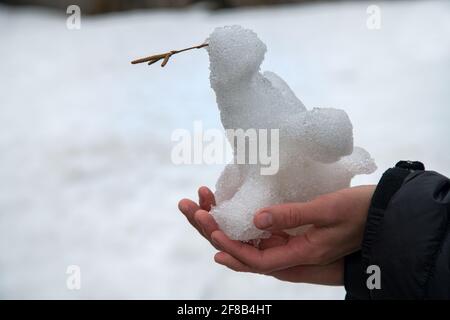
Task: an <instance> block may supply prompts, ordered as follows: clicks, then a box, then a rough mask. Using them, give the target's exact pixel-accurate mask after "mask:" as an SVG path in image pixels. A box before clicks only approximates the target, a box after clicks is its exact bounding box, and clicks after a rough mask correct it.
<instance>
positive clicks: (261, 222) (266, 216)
mask: <svg viewBox="0 0 450 320" xmlns="http://www.w3.org/2000/svg"><path fill="white" fill-rule="evenodd" d="M255 225H256V227H257V228H258V229H267V228H269V227H270V226H272V214H271V213H269V212H261V213H259V214H258V215H257V216H256V220H255Z"/></svg>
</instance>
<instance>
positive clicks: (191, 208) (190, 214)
mask: <svg viewBox="0 0 450 320" xmlns="http://www.w3.org/2000/svg"><path fill="white" fill-rule="evenodd" d="M178 209H180V211H181V212H182V213H183V214H184V215H185V216H186V218H187V219H188V221H189V223H190V224H191V225H192V226H193V227H194V228H195V229H197V230H198V232H200V233H202V230H201V229H200V227H199V225H198V224H197V222H196V221H195V218H194V215H195V212H197V211H198V210H200V207H199V206H198V205H197V204H196V203H195V202H194V201H192V200H189V199H182V200H180V202H178ZM202 234H203V233H202Z"/></svg>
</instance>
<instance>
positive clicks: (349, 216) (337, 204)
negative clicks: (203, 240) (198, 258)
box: [211, 186, 375, 282]
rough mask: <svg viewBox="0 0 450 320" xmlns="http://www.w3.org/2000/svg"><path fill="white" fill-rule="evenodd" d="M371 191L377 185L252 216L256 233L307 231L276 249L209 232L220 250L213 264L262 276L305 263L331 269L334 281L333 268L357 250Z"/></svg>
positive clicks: (261, 211) (288, 239)
mask: <svg viewBox="0 0 450 320" xmlns="http://www.w3.org/2000/svg"><path fill="white" fill-rule="evenodd" d="M374 190H375V186H361V187H354V188H347V189H343V190H340V191H337V192H334V193H330V194H326V195H322V196H319V197H318V198H316V199H314V200H312V201H310V202H305V203H288V204H281V205H275V206H272V207H268V208H264V209H261V210H259V211H258V212H257V213H256V215H255V217H254V223H255V225H256V227H258V228H260V229H263V230H267V231H270V232H276V233H278V232H280V230H285V229H291V228H296V227H299V226H307V225H309V228H308V229H307V230H306V231H305V232H304V233H302V234H300V235H298V236H293V237H285V239H284V243H281V244H280V243H279V244H278V245H277V246H273V247H272V246H271V247H269V248H259V249H258V248H255V247H253V246H251V245H248V244H244V243H241V242H239V241H233V240H230V239H229V238H228V237H227V236H226V235H225V234H224V233H223V232H222V231H220V230H216V231H213V233H212V234H211V241H212V243H214V244H215V246H216V247H217V248H220V250H221V251H222V252H220V253H218V254H217V255H216V257H215V260H216V262H218V263H220V264H223V265H225V266H227V267H229V268H231V269H233V270H236V271H247V272H258V273H264V274H276V272H278V271H280V270H289V269H291V268H298V267H299V266H300V267H302V268H303V267H304V266H305V265H308V266H314V267H315V268H320V266H323V267H324V268H325V270H328V268H330V266H332V268H334V269H332V270H334V271H335V273H334V277H333V278H332V280H337V279H338V277H337V276H336V270H339V271H338V272H341V271H342V269H343V266H342V258H343V257H344V256H346V255H348V254H350V253H352V252H354V251H356V250H358V249H359V247H360V244H361V242H362V237H363V233H364V227H365V222H366V218H367V211H368V209H369V205H370V201H371V198H372V195H373V192H374ZM335 261H337V262H335ZM318 266H319V267H318ZM318 270H320V269H318ZM326 274H328V272H326ZM340 281H341V282H342V273H341V277H340Z"/></svg>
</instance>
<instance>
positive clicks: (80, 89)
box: [0, 1, 450, 299]
mask: <svg viewBox="0 0 450 320" xmlns="http://www.w3.org/2000/svg"><path fill="white" fill-rule="evenodd" d="M372 3H373V2H370V3H369V2H352V3H338V4H318V5H306V6H286V7H278V8H261V9H257V10H254V9H246V10H239V11H225V12H218V13H210V12H207V11H202V10H201V9H199V8H196V9H191V10H189V11H183V12H182V11H172V12H166V11H154V12H147V11H142V12H132V13H124V14H114V15H108V16H102V17H95V18H86V19H83V20H82V28H81V30H79V31H68V30H67V29H66V25H65V15H64V13H61V14H58V13H55V12H47V11H41V10H34V9H25V10H12V9H10V8H7V7H2V6H1V7H0V39H1V41H0V297H1V298H207V299H208V298H274V299H277V298H293V299H314V298H322V299H323V298H324V299H329V298H331V299H334V298H337V299H341V298H343V295H344V291H343V289H342V288H329V287H323V286H312V285H304V284H290V283H284V282H279V281H277V280H274V279H270V278H267V277H263V276H256V275H249V274H237V273H234V272H231V271H229V270H226V269H224V268H223V267H221V266H219V265H216V264H214V263H213V260H212V257H213V254H214V251H213V250H212V249H211V248H210V246H208V245H207V244H206V242H205V241H203V240H202V238H201V237H200V236H199V235H197V234H196V233H195V232H194V231H193V230H192V228H190V226H188V224H187V223H186V221H185V220H184V218H183V217H182V216H181V215H180V214H179V213H178V211H177V208H176V206H177V201H178V200H179V199H180V198H182V197H195V192H196V188H197V187H198V186H199V185H201V184H206V185H213V183H214V181H215V179H216V178H217V176H218V174H219V172H220V170H221V166H206V165H205V166H200V165H197V166H195V165H193V166H179V167H177V166H175V165H173V164H172V163H171V161H170V150H171V147H172V145H173V144H172V142H171V141H170V134H171V132H172V131H173V130H174V129H176V128H187V129H191V128H192V122H193V121H194V120H196V119H202V120H203V121H204V123H205V126H209V127H211V128H215V127H219V126H220V123H219V120H218V114H217V109H216V104H215V97H214V95H213V92H212V90H211V89H210V88H209V81H208V61H207V55H206V53H205V52H203V51H200V52H195V53H194V52H192V53H190V54H185V55H180V56H177V57H176V58H175V59H174V61H172V63H169V65H168V67H167V68H166V69H161V68H159V67H157V66H154V67H152V68H151V69H149V68H146V67H144V66H131V65H130V64H129V61H130V60H131V58H135V57H139V56H141V55H143V54H147V53H148V54H150V53H155V52H160V51H163V50H168V49H174V48H182V47H186V46H189V45H193V44H198V43H200V42H201V41H202V40H203V39H204V38H206V37H207V35H208V34H209V32H210V31H211V30H212V29H213V28H214V27H215V26H221V25H225V24H235V23H237V24H241V25H243V26H246V27H249V28H252V29H254V30H255V31H256V32H257V33H258V34H259V36H260V37H261V39H262V40H263V41H265V42H266V44H267V47H268V48H269V51H268V54H267V56H266V60H265V62H264V64H263V67H264V69H266V70H273V71H276V72H277V73H278V74H280V75H281V76H282V77H284V79H286V80H287V82H288V83H289V84H290V85H291V87H292V88H293V89H294V91H295V92H296V93H297V94H298V96H299V97H300V98H301V99H302V100H303V102H304V103H305V105H307V106H308V107H313V106H321V107H324V106H333V107H339V108H344V109H345V110H346V111H347V113H348V114H349V115H350V118H351V119H352V122H353V124H354V134H355V143H356V144H357V145H362V146H364V147H365V148H367V149H368V150H369V151H370V152H371V153H372V155H373V157H374V158H375V159H376V161H377V164H378V166H379V168H380V169H379V170H378V171H377V172H376V173H375V174H372V175H370V176H365V177H358V178H357V179H355V181H354V184H359V183H376V182H377V180H378V179H379V177H380V175H381V173H382V171H383V170H384V169H386V168H387V167H388V166H391V165H392V164H393V163H394V162H395V161H397V160H399V159H403V158H407V159H420V160H422V161H424V162H425V163H426V165H427V167H428V168H430V169H434V170H437V171H440V172H442V173H444V174H446V175H450V167H449V163H450V142H449V139H448V137H450V126H449V120H450V91H449V90H448V89H449V83H450V72H449V71H450V3H449V2H448V1H424V2H412V3H408V2H406V1H402V2H388V1H386V2H379V3H378V4H379V6H380V8H381V13H382V28H381V30H378V31H373V30H372V31H371V30H368V29H367V28H366V17H367V14H366V8H367V6H368V5H369V4H372ZM72 264H75V265H79V266H80V267H81V273H82V287H81V290H79V291H69V290H67V288H66V274H65V272H66V267H67V266H68V265H72Z"/></svg>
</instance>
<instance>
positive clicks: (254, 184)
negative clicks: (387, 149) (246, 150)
mask: <svg viewBox="0 0 450 320" xmlns="http://www.w3.org/2000/svg"><path fill="white" fill-rule="evenodd" d="M203 47H205V48H206V50H207V52H208V55H209V60H210V83H211V87H212V89H213V90H214V91H215V93H216V101H217V105H218V107H219V111H220V117H221V121H222V124H223V126H224V128H225V129H227V130H230V129H231V130H234V131H235V132H236V130H238V129H241V131H246V130H248V129H256V130H260V129H265V130H269V131H270V130H278V132H279V139H278V141H270V144H273V143H277V142H278V154H277V155H276V156H278V161H279V167H278V171H277V172H276V173H275V174H272V175H263V174H261V170H260V169H261V167H262V165H261V164H260V163H256V164H249V163H244V164H240V162H239V161H237V157H238V156H239V155H238V148H237V144H236V140H235V139H229V142H230V144H231V146H232V147H233V151H234V158H233V161H231V162H230V163H229V164H228V165H226V167H225V169H224V170H223V172H222V174H221V175H220V177H219V179H218V181H217V183H216V191H215V198H216V206H214V207H213V208H212V209H211V214H212V215H213V216H214V218H215V220H216V221H217V223H218V225H219V227H220V228H221V229H222V230H223V231H224V232H225V233H226V234H227V235H228V236H229V237H230V238H231V239H234V240H241V241H250V240H255V239H261V238H266V237H269V236H270V233H268V232H266V231H262V230H259V229H257V228H256V227H255V226H254V224H253V216H254V214H255V213H256V211H257V210H258V209H261V208H263V207H266V206H270V205H274V204H278V203H284V202H303V201H309V200H311V199H313V198H315V197H317V196H319V195H321V194H326V193H330V192H333V191H336V190H339V189H342V188H346V187H348V186H349V185H350V181H351V179H352V178H353V177H354V176H355V175H357V174H369V173H372V172H373V171H375V170H376V165H375V163H374V160H373V159H372V158H371V157H370V155H369V153H368V152H367V151H365V150H364V149H363V148H359V147H353V127H352V124H351V122H350V119H349V118H348V116H347V114H346V113H345V111H343V110H339V109H333V108H313V109H311V110H307V109H306V108H305V106H304V105H303V103H302V102H301V101H300V100H299V99H298V98H297V97H296V96H295V94H294V93H293V91H292V90H291V89H290V88H289V86H288V85H287V84H286V82H285V81H284V80H283V79H282V78H281V77H279V76H278V75H276V74H275V73H273V72H269V71H266V72H261V71H260V66H261V63H262V62H263V60H264V55H265V53H266V51H267V48H266V46H265V44H264V43H263V42H262V41H261V40H260V39H259V38H258V36H257V35H256V34H255V33H254V32H253V31H251V30H248V29H244V28H242V27H240V26H226V27H220V28H216V29H215V30H214V31H213V32H212V33H211V35H210V36H209V37H208V39H207V41H206V42H205V44H204V45H203ZM192 48H196V47H192ZM166 55H167V54H166ZM169 58H170V57H169ZM157 59H165V60H168V58H167V59H166V58H160V57H157ZM153 60H154V59H153ZM153 60H152V59H150V60H146V62H151V61H153ZM234 138H235V137H234ZM247 142H248V141H247ZM269 150H272V149H271V148H270V146H269ZM271 156H272V157H273V156H274V155H271ZM303 230H304V227H302V229H296V230H287V232H289V233H290V234H298V233H299V232H303Z"/></svg>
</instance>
